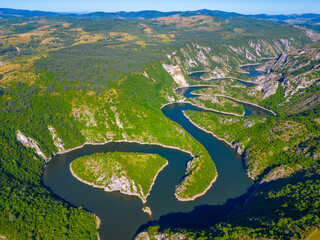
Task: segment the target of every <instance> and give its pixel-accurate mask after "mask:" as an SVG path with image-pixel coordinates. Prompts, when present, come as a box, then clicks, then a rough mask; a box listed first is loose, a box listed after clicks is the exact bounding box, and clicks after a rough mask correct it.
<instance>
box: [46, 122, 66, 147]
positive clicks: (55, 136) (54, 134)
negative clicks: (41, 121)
mask: <svg viewBox="0 0 320 240" xmlns="http://www.w3.org/2000/svg"><path fill="white" fill-rule="evenodd" d="M48 130H49V131H50V134H51V136H52V140H53V144H54V145H55V146H56V147H57V149H58V150H59V152H61V151H64V150H65V149H64V143H63V142H62V140H61V138H59V137H58V134H57V131H56V129H55V128H54V127H52V126H50V125H48Z"/></svg>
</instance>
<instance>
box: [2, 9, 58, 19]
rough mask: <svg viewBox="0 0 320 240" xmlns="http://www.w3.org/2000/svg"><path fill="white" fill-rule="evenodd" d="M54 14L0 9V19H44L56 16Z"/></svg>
mask: <svg viewBox="0 0 320 240" xmlns="http://www.w3.org/2000/svg"><path fill="white" fill-rule="evenodd" d="M57 14H58V13H55V12H45V11H30V10H20V9H11V8H0V17H1V18H11V17H46V16H53V15H57Z"/></svg>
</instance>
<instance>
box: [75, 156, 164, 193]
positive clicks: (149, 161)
mask: <svg viewBox="0 0 320 240" xmlns="http://www.w3.org/2000/svg"><path fill="white" fill-rule="evenodd" d="M166 163H167V161H166V160H165V159H164V158H162V157H160V156H158V155H155V154H142V153H118V152H114V153H95V154H93V155H90V156H84V157H80V158H78V159H76V160H75V161H73V162H72V163H71V168H72V170H73V171H74V173H75V174H76V175H77V176H78V177H80V178H81V179H83V180H85V181H87V182H90V183H93V184H95V185H98V186H102V187H103V186H105V187H107V186H108V184H110V182H109V180H110V179H111V178H112V177H114V176H115V177H118V178H120V177H121V176H122V175H123V176H126V178H127V179H128V180H129V181H131V180H132V181H133V182H134V183H135V186H137V192H135V193H137V194H138V195H139V197H140V198H142V199H146V196H147V195H148V194H149V192H150V190H151V187H152V183H153V181H155V178H156V174H157V173H158V172H159V170H160V169H161V168H163V167H164V166H165V165H166ZM102 176H104V177H102ZM106 181H107V182H106ZM111 183H112V182H111ZM131 191H132V192H133V189H132V187H131ZM129 193H130V192H129Z"/></svg>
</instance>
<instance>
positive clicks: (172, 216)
mask: <svg viewBox="0 0 320 240" xmlns="http://www.w3.org/2000/svg"><path fill="white" fill-rule="evenodd" d="M191 91H194V89H190V90H189V91H187V92H188V93H189V92H191ZM185 110H195V111H197V110H198V109H195V108H194V107H193V106H192V105H190V104H187V103H173V104H170V105H167V106H165V107H164V108H162V112H163V114H164V115H165V116H166V117H168V118H170V119H171V120H173V121H176V122H177V123H179V124H180V125H181V126H182V127H183V128H184V129H185V130H186V131H187V132H189V133H190V134H191V135H192V136H193V137H194V138H195V139H196V140H197V141H199V142H200V143H201V144H202V145H203V146H204V147H205V148H206V149H207V151H208V152H209V154H210V155H211V157H212V159H213V161H214V162H215V164H216V167H217V170H218V174H219V176H218V178H217V180H216V182H215V183H214V184H213V186H212V187H211V189H209V190H208V191H207V193H206V194H205V195H204V196H202V197H199V198H197V199H196V200H194V201H191V202H179V201H178V200H177V199H176V198H175V196H174V190H175V186H176V185H177V184H178V183H179V182H180V180H181V178H182V177H183V175H184V172H185V168H186V163H187V161H188V160H190V159H191V156H190V155H189V154H187V153H185V152H182V151H179V150H175V149H168V148H164V147H161V146H158V145H147V144H138V143H125V142H117V143H116V142H113V143H107V144H104V145H85V146H84V147H82V148H80V149H76V150H73V151H70V152H67V153H65V154H59V155H56V156H55V157H54V158H53V159H52V160H51V161H50V162H49V163H48V164H47V166H46V168H45V171H44V173H43V182H44V184H45V185H46V186H47V187H49V188H50V189H51V191H52V192H53V193H54V194H56V195H57V197H60V198H62V199H64V200H66V201H68V202H69V203H71V204H73V205H74V206H82V207H84V208H85V209H86V210H88V211H90V212H93V213H95V214H96V215H98V216H99V218H100V219H101V221H102V224H101V228H100V237H101V239H102V240H106V239H132V238H133V237H134V235H135V234H136V233H137V231H138V229H139V227H141V226H142V225H144V224H150V221H158V222H160V223H161V224H164V225H166V226H174V227H191V226H192V227H194V228H197V227H199V228H201V227H208V226H210V225H211V224H214V223H216V222H219V221H222V220H224V219H225V218H226V217H227V215H228V214H229V212H230V211H231V210H232V209H234V207H235V206H236V204H238V203H239V201H240V200H239V199H240V198H239V197H240V196H241V195H243V194H245V193H247V191H248V189H249V188H250V187H251V186H252V185H253V181H252V180H250V179H249V178H248V177H247V175H246V173H245V170H244V169H243V165H242V162H241V159H240V156H239V155H238V154H237V153H236V152H235V151H234V150H233V149H232V148H230V147H229V146H228V145H227V144H225V143H224V142H222V141H219V140H217V139H216V138H214V137H213V136H212V135H211V134H208V133H205V132H203V131H202V130H200V129H198V128H197V127H195V126H194V125H193V124H191V123H190V121H189V120H188V119H187V118H186V117H185V116H184V115H183V111H185ZM246 112H247V114H248V115H250V114H252V113H251V112H250V111H248V110H246ZM108 151H119V152H143V153H156V154H159V155H160V156H162V157H164V158H166V159H167V160H168V162H169V165H168V166H167V167H166V168H165V169H164V170H163V171H162V172H160V174H159V175H158V177H157V179H156V182H155V184H154V186H153V188H152V190H151V193H150V196H149V197H148V199H147V203H146V205H147V206H149V207H150V208H151V210H152V219H150V218H149V216H148V214H146V213H144V212H142V210H141V208H142V207H143V206H144V205H143V203H142V202H141V200H140V199H139V198H137V197H134V196H127V195H124V194H121V193H119V192H105V191H103V190H102V189H98V188H94V187H92V186H89V185H86V184H83V183H82V182H80V181H78V180H77V179H76V178H74V177H73V176H72V174H71V173H70V170H69V165H70V163H71V162H72V161H73V160H74V159H76V158H78V157H80V156H83V155H88V154H93V153H95V152H108ZM232 199H235V200H232ZM238 200H239V201H238ZM242 200H243V199H242Z"/></svg>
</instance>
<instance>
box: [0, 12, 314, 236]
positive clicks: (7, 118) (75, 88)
mask: <svg viewBox="0 0 320 240" xmlns="http://www.w3.org/2000/svg"><path fill="white" fill-rule="evenodd" d="M311 41H312V39H311V38H310V37H309V36H308V35H307V33H306V31H305V30H304V29H301V28H296V27H294V26H291V25H282V24H276V23H271V22H265V21H261V20H255V19H246V18H231V19H222V18H219V17H211V16H207V15H205V16H203V15H196V16H185V15H182V16H180V15H178V16H174V17H161V18H157V19H152V20H137V19H102V20H91V19H78V18H74V17H68V16H48V17H39V18H8V19H0V52H1V54H0V145H1V147H0V172H1V176H0V177H1V187H0V189H1V190H0V201H1V204H0V221H1V224H0V235H1V236H4V237H6V239H27V238H35V239H52V238H57V239H96V237H97V234H98V231H97V230H96V218H95V217H94V216H93V214H92V213H88V212H87V211H85V210H84V209H82V207H75V206H70V204H68V203H66V202H64V201H63V200H62V199H59V198H58V197H56V196H54V195H53V194H52V193H51V192H50V190H49V189H46V188H45V187H44V186H43V184H42V182H41V174H42V171H43V168H44V167H45V164H46V162H47V161H50V159H51V157H52V156H53V155H54V154H56V153H58V152H64V151H66V150H69V149H72V148H74V147H77V146H81V145H82V144H84V143H103V142H107V141H120V140H121V141H136V142H142V143H158V144H162V145H165V146H170V147H176V148H179V149H182V150H185V151H188V152H191V153H192V155H193V157H194V159H193V160H192V168H188V169H186V174H185V177H184V178H183V179H182V181H181V183H178V182H177V183H175V184H176V186H177V188H176V196H177V197H178V198H180V199H190V198H192V197H194V196H196V195H197V194H199V193H204V192H205V190H206V188H207V187H208V186H209V185H210V184H211V182H212V181H213V179H215V177H216V176H217V171H216V168H215V164H214V159H211V157H210V155H209V154H208V152H207V150H206V149H205V148H204V147H203V146H202V145H201V144H200V143H199V142H197V141H196V140H195V139H194V138H193V137H192V136H191V135H190V134H189V133H187V132H186V131H185V130H184V129H183V128H182V127H181V126H180V125H178V124H177V123H175V122H173V121H171V120H169V119H168V118H166V117H165V116H164V115H163V113H162V112H161V107H162V106H163V105H164V104H167V103H171V102H176V101H185V99H184V98H183V96H182V95H181V94H179V93H177V92H176V91H174V89H176V88H177V87H179V86H188V85H195V84H209V85H216V84H217V85H218V87H217V88H216V90H212V89H211V90H210V89H205V90H201V91H202V93H203V94H206V95H207V96H209V97H211V98H204V99H202V100H199V101H198V102H195V103H196V104H207V106H208V107H211V108H219V110H222V111H232V112H236V113H239V114H240V115H241V114H242V111H243V107H242V106H239V105H237V104H235V103H234V102H233V101H229V100H225V98H222V97H221V96H215V95H218V94H220V95H228V96H231V97H234V98H237V99H242V100H246V101H250V102H254V103H258V104H261V105H262V106H265V107H267V108H271V109H272V110H274V111H276V112H277V113H278V115H279V116H280V117H279V118H276V117H266V118H261V117H250V118H248V119H247V118H245V119H244V118H241V117H225V116H223V117H222V116H220V115H219V116H218V115H214V114H209V113H204V112H187V115H188V116H189V117H190V118H191V119H192V120H193V121H195V122H196V121H198V122H197V124H198V125H202V127H204V128H206V129H207V130H209V131H213V132H214V133H215V134H217V135H219V136H220V137H221V138H225V139H227V140H228V141H235V142H236V143H238V145H239V146H241V149H245V151H244V152H245V153H246V158H245V164H246V166H248V169H249V173H250V174H251V176H252V177H254V178H256V180H257V181H260V180H262V179H268V173H269V175H270V174H271V173H272V171H273V170H274V169H276V168H277V167H278V168H286V169H289V170H288V171H286V174H284V175H282V176H281V177H287V176H288V177H289V178H288V179H284V180H278V181H281V184H280V183H279V185H278V184H276V185H275V187H274V188H273V186H271V185H265V186H264V185H263V186H262V187H261V188H259V189H258V190H257V191H256V192H255V193H254V194H253V195H252V196H251V197H250V200H249V203H248V205H246V206H244V207H243V209H245V210H243V211H247V210H246V209H248V211H249V210H250V211H253V213H252V216H256V219H257V221H256V225H254V226H253V225H251V226H248V225H244V226H242V225H240V224H238V222H237V221H236V220H232V219H233V218H231V220H230V224H231V225H225V224H224V223H222V224H220V225H219V226H218V228H216V227H214V226H213V227H212V228H210V230H203V231H204V232H202V230H201V231H200V232H193V233H191V232H190V231H189V230H185V231H184V232H188V234H191V236H199V238H200V235H201V234H202V235H205V236H207V237H208V236H210V234H211V232H213V233H212V236H221V237H222V238H223V237H226V236H228V235H226V234H229V232H230V234H236V232H237V229H241V231H243V233H244V234H245V235H244V236H251V237H252V238H255V236H261V237H266V238H273V236H274V237H279V238H285V237H286V236H287V235H281V234H283V233H282V228H281V227H283V225H284V224H285V223H287V222H289V223H290V224H291V222H292V226H294V227H293V228H294V229H293V230H292V229H290V231H289V233H288V236H296V235H297V237H300V238H301V237H303V236H305V234H307V233H308V232H310V230H311V229H313V228H314V227H315V226H318V224H319V223H318V212H317V208H316V207H317V204H318V202H317V200H316V199H317V197H318V195H319V191H318V190H317V189H318V188H317V186H318V185H317V184H318V176H319V173H318V158H316V157H315V155H317V156H319V154H318V152H319V150H318V147H317V143H318V136H317V135H318V134H317V133H318V132H319V126H318V125H319V119H320V116H318V115H319V112H318V106H319V105H318V102H319V101H318V96H319V95H318V91H319V89H318V87H319V86H318V85H319V84H318V83H319V80H318V77H319V71H318V69H319V66H318V65H319V57H317V56H319V53H318V52H319V50H318V49H319V47H318V45H316V44H311V45H308V46H307V47H305V48H303V47H304V46H305V44H308V43H310V42H311ZM301 51H304V53H302V52H301ZM281 54H282V56H283V54H286V55H288V56H289V57H287V58H286V61H282V62H280V60H279V59H281V58H279V57H278V56H279V55H281ZM290 54H291V55H290ZM295 56H298V57H295ZM268 59H274V60H271V61H268V62H266V63H265V64H264V65H261V72H263V73H265V75H261V76H258V77H251V76H248V75H245V74H244V72H245V70H243V69H242V68H241V66H242V65H244V64H254V63H261V62H263V61H266V60H268ZM295 61H296V62H295ZM199 70H205V71H207V73H206V75H204V77H203V78H202V79H200V80H194V79H191V78H190V77H189V76H188V74H189V73H191V72H193V71H199ZM245 73H246V72H245ZM235 77H236V78H241V79H243V80H247V81H251V82H253V83H255V86H254V87H249V88H247V87H245V86H244V85H242V86H241V84H240V83H237V82H236V81H234V79H233V78H235ZM214 78H229V79H225V80H222V81H221V82H218V83H217V82H214V81H205V80H204V79H214ZM230 78H231V79H230ZM301 84H304V85H303V87H301V86H302V85H301ZM275 86H276V87H275ZM288 86H289V87H288ZM299 86H300V87H299ZM217 89H218V90H217ZM301 89H302V90H301ZM274 90H275V91H274ZM210 91H211V92H210ZM266 93H268V94H266ZM298 96H300V97H298ZM212 97H215V98H216V99H218V102H220V103H219V104H215V103H214V102H212ZM208 99H209V100H208ZM288 99H289V100H288ZM303 99H305V100H303ZM310 99H313V100H311V101H310ZM230 119H232V120H230ZM226 120H227V121H226ZM248 121H249V122H250V123H252V128H251V127H247V126H248V124H247V122H248ZM225 122H228V124H224V123H225ZM229 123H230V124H229ZM232 124H233V125H232ZM246 124H247V125H246ZM244 125H246V126H245V127H244ZM253 125H254V126H253ZM236 129H238V130H239V131H235V130H236ZM290 131H291V132H290ZM260 134H264V135H265V136H267V137H269V139H272V143H270V142H268V141H266V140H267V139H268V138H267V137H266V138H264V139H263V140H261V141H257V139H260V138H259V136H260ZM248 138H250V139H251V142H250V140H248ZM264 140H265V141H264ZM278 143H279V144H280V145H276V144H278ZM286 147H288V148H287V149H286V150H284V148H286ZM271 151H272V153H271ZM258 155H259V157H260V158H261V159H262V160H261V161H260V160H259V161H257V158H256V156H258ZM293 155H294V156H295V157H292V156H293ZM296 156H297V157H296ZM252 169H256V170H255V171H253V170H252ZM267 170H268V171H267ZM269 170H270V171H269ZM301 176H306V177H302V179H303V181H302V182H301V181H300V182H299V181H298V180H297V179H301ZM304 185H312V186H313V187H312V188H310V189H308V191H307V192H305V191H304V190H303V187H304ZM285 191H286V192H285ZM292 191H295V192H296V195H294V194H293V196H292V195H290V193H291V192H292ZM283 192H285V193H283ZM272 194H273V195H272ZM278 195H279V196H281V197H282V198H281V199H283V202H281V201H282V200H281V201H279V202H277V201H275V200H274V198H275V197H274V196H278ZM288 195H290V196H292V197H291V198H290V199H292V201H291V202H288V201H289V200H287V199H288V198H287V196H288ZM265 196H268V197H265ZM300 196H301V197H300ZM307 197H308V199H309V200H308V202H307V203H306V201H307V200H305V199H307ZM262 198H266V199H268V201H270V202H273V201H275V202H276V203H275V204H272V209H271V210H270V211H278V209H280V208H281V211H282V212H279V214H278V218H277V219H273V220H272V221H271V220H270V221H268V222H267V221H265V222H266V224H265V225H264V222H263V221H264V220H263V219H265V218H264V217H265V212H260V211H255V209H254V207H253V206H254V203H255V201H260V200H261V199H262ZM285 204H287V205H285ZM290 204H291V205H290ZM286 206H287V207H286ZM292 206H294V207H292ZM295 209H297V210H295ZM279 211H280V210H279ZM292 211H298V214H295V215H294V216H293V217H290V216H291V213H292ZM282 213H283V214H282ZM286 214H288V217H286V216H287V215H286ZM244 215H245V214H244V213H243V212H241V211H239V212H236V213H234V214H232V216H234V219H238V220H239V219H245V216H244ZM289 217H290V219H287V218H289ZM286 219H287V220H286ZM244 222H246V221H244ZM244 222H243V223H244ZM302 223H303V224H302ZM281 224H282V225H281ZM299 224H300V225H299ZM278 225H279V227H277V226H278ZM296 226H301V228H303V230H301V231H300V230H299V229H300V228H299V229H298V228H297V227H296ZM155 228H156V227H155ZM214 229H215V230H214ZM216 229H218V230H216ZM257 229H258V230H257ZM291 230H292V231H291ZM150 231H154V228H152V229H151V230H150V229H149V230H148V232H149V233H150ZM166 231H168V232H170V234H171V232H172V231H171V230H166ZM248 232H249V233H248ZM153 233H154V232H152V234H153ZM251 233H252V234H258V235H251ZM192 234H195V235H192ZM285 234H287V233H285ZM150 236H151V233H150ZM235 236H236V235H235ZM234 238H235V239H236V237H234Z"/></svg>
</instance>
